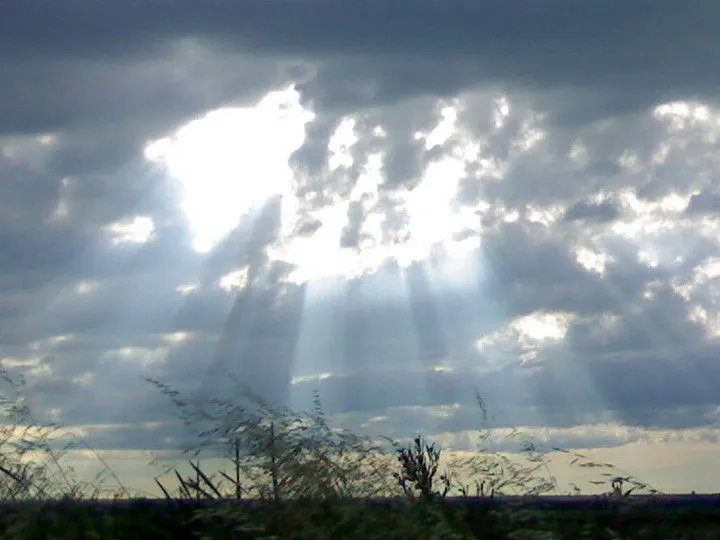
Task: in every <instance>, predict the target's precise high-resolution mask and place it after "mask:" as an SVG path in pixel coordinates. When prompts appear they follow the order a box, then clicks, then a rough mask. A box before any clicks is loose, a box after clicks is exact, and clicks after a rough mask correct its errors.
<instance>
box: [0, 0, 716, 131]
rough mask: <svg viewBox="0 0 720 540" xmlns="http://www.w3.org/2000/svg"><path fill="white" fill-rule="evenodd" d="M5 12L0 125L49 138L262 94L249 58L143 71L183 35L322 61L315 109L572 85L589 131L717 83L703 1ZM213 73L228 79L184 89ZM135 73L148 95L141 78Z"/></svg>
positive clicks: (106, 6)
mask: <svg viewBox="0 0 720 540" xmlns="http://www.w3.org/2000/svg"><path fill="white" fill-rule="evenodd" d="M2 9H3V17H2V18H0V20H1V21H2V22H1V23H0V33H2V35H3V37H4V47H5V50H6V51H8V54H7V58H8V59H9V60H6V61H5V63H4V64H3V66H4V67H3V68H2V69H3V71H4V72H5V73H6V74H7V76H5V77H4V79H5V80H6V81H10V84H9V85H8V84H5V85H4V89H3V94H2V96H3V99H2V100H1V101H2V103H7V104H12V106H8V107H7V108H6V109H4V110H3V112H2V113H1V114H0V119H1V120H2V124H3V125H4V126H7V127H5V129H10V130H13V129H26V130H27V129H45V130H47V129H50V128H51V127H52V126H53V125H55V126H58V125H62V124H65V123H70V122H73V123H74V122H77V121H79V120H80V119H87V120H90V119H91V118H93V117H95V118H96V120H95V121H96V122H97V121H101V120H102V118H103V117H106V116H107V115H111V116H112V117H113V118H116V117H117V114H118V113H119V111H121V110H124V111H125V113H124V115H125V116H127V115H132V116H136V115H137V114H141V113H140V111H151V110H152V111H154V112H153V115H154V116H156V117H164V118H166V119H170V118H173V119H174V118H177V117H178V116H179V115H183V114H187V113H188V112H190V111H192V110H199V109H200V108H202V107H203V106H204V107H206V108H207V107H211V106H213V105H217V104H219V102H220V101H222V100H226V99H232V97H233V95H232V94H233V93H234V92H237V91H238V90H237V89H238V83H240V84H243V83H244V84H243V85H244V86H247V83H249V82H250V81H253V82H252V83H251V86H252V87H254V88H258V89H259V88H262V87H264V86H267V83H270V82H271V81H272V80H273V77H274V76H273V75H271V76H270V77H269V78H263V77H260V79H263V83H261V82H260V81H259V79H258V76H259V73H260V72H263V71H264V72H266V73H267V69H270V70H271V71H272V69H273V68H272V67H265V68H264V67H263V65H265V66H269V64H268V63H267V62H265V64H263V62H262V61H258V63H254V64H253V65H252V67H250V69H249V70H248V69H247V68H246V69H242V67H240V66H238V67H237V68H235V69H228V68H229V65H228V64H227V63H226V64H225V65H224V66H218V65H213V63H212V62H211V63H210V64H209V65H208V64H205V63H198V62H197V61H195V62H194V63H193V65H194V66H195V71H194V72H193V73H192V74H191V71H182V70H180V71H178V70H175V69H174V68H173V63H172V61H169V62H167V63H166V64H164V66H163V67H161V68H160V69H158V66H157V65H153V64H152V63H151V64H147V63H145V64H142V62H144V61H145V59H146V58H147V57H148V55H154V56H155V57H156V58H159V57H163V56H166V57H167V56H169V57H170V58H172V54H173V53H172V52H170V51H172V48H168V47H169V44H170V43H173V42H175V41H177V40H178V39H181V38H187V37H195V38H198V39H200V40H204V41H205V42H207V43H215V44H216V45H217V46H218V47H219V48H220V50H221V51H223V53H229V52H230V51H246V52H249V53H250V54H266V55H270V56H272V57H276V58H277V57H281V58H287V59H304V60H307V61H311V62H313V61H319V62H321V67H320V72H319V77H318V78H317V79H313V80H311V81H310V82H309V83H308V87H307V89H308V90H309V92H310V94H313V95H314V97H313V98H312V99H313V100H314V101H315V102H316V103H318V104H320V103H324V104H325V105H324V106H322V107H319V108H325V107H326V106H334V105H337V106H339V107H341V108H345V107H352V106H356V105H372V106H375V105H377V104H378V103H381V102H389V101H398V100H401V99H402V98H405V97H408V96H409V95H419V94H430V95H438V96H439V95H447V94H453V93H456V92H457V91H459V90H461V89H462V88H468V87H472V86H477V85H478V84H496V83H499V84H501V85H502V86H505V87H508V86H512V87H515V88H523V89H535V90H541V89H555V90H556V91H560V92H565V91H566V90H568V89H573V91H574V92H575V98H574V99H575V100H576V104H577V106H576V108H575V110H573V107H572V103H570V102H569V101H567V100H566V102H565V104H564V108H563V110H557V111H556V112H557V115H559V116H561V117H562V116H564V117H565V118H566V119H570V118H578V117H582V116H584V117H585V119H586V120H587V119H589V118H590V117H592V116H597V115H600V116H608V115H614V114H615V113H618V112H621V111H632V110H638V108H639V109H642V108H644V107H646V106H649V105H652V104H654V103H657V102H659V101H663V100H669V99H674V98H678V97H687V96H688V95H692V96H695V97H698V98H705V99H712V98H714V88H716V87H717V82H718V81H717V79H716V74H715V72H714V70H712V69H709V68H708V66H709V65H711V63H712V52H711V51H713V50H714V49H715V48H716V45H717V39H718V38H717V33H716V32H715V28H714V23H713V21H714V20H715V19H716V17H717V6H716V5H715V3H713V2H709V1H702V2H699V3H696V4H694V5H693V7H692V9H690V8H689V7H687V8H686V7H679V6H678V5H677V4H676V3H675V2H672V1H667V0H666V1H651V0H641V1H637V2H633V3H632V4H628V3H627V2H622V1H621V0H606V1H604V2H594V3H588V2H583V3H577V2H570V1H569V0H551V1H546V2H541V3H540V2H529V1H523V2H520V3H517V2H516V3H512V4H508V3H506V2H499V1H482V2H469V1H454V2H450V3H447V2H445V3H440V2H434V1H431V0H422V1H421V2H407V3H398V2H393V3H391V4H388V3H387V2H383V1H381V0H373V1H370V2H361V1H355V0H353V1H350V2H344V3H343V5H342V6H339V5H337V4H336V3H334V2H330V1H328V0H317V1H314V2H294V3H281V4H278V3H273V2H263V1H260V0H252V1H250V2H236V1H234V0H218V1H215V2H210V3H204V4H203V5H202V6H201V5H200V4H195V3H189V2H188V3H177V2H176V3H172V4H170V5H168V3H167V2H160V1H149V2H143V3H129V2H123V3H120V2H114V3H102V4H90V3H88V2H86V1H84V0H82V1H81V0H75V1H71V2H65V3H63V4H62V6H61V5H59V4H58V5H49V4H47V3H40V2H36V1H33V0H29V1H27V2H22V3H14V4H13V5H12V6H3V8H2ZM13 58H15V59H16V60H13ZM226 58H227V57H226ZM418 58H422V61H418ZM190 60H191V62H192V61H193V58H192V57H190ZM107 62H111V64H107ZM137 62H140V64H137ZM134 63H135V66H136V68H137V69H138V71H135V72H133V68H132V66H133V64H134ZM270 64H271V63H270ZM109 65H113V66H114V67H112V68H110V67H108V66H109ZM70 70H72V71H73V77H70V76H69V75H68V73H69V71H70ZM123 70H126V71H125V72H123ZM127 70H129V71H127ZM293 71H296V70H293ZM211 73H212V74H213V77H212V79H213V80H217V77H218V76H219V77H221V79H224V80H225V82H223V83H221V82H218V83H217V84H216V83H213V85H212V86H211V87H210V88H208V87H203V86H202V85H198V84H197V81H198V80H210V78H208V77H207V75H210V74H211ZM243 73H244V74H245V76H243V75H242V74H243ZM237 77H240V78H239V79H238V78H237ZM30 78H32V80H33V82H34V84H33V85H30V84H29V83H30V80H31V79H30ZM142 78H145V79H146V82H145V84H141V83H138V81H139V80H140V79H142ZM37 81H44V82H45V84H37ZM131 81H132V82H131ZM256 81H257V82H256ZM192 82H195V84H191V83H192ZM29 88H34V90H33V91H32V92H31V93H28V89H29ZM231 88H234V90H230V89H231ZM101 89H105V90H106V91H102V90H101ZM243 91H244V90H243ZM583 92H584V95H583ZM82 95H85V96H86V97H85V98H84V99H79V98H80V96H82ZM169 96H172V98H173V99H167V98H168V97H169ZM556 97H557V96H556ZM553 99H555V98H553ZM571 99H572V98H571ZM351 104H352V105H351ZM19 105H21V106H19ZM13 118H15V119H16V120H12V119H13ZM32 118H35V119H36V120H34V121H32V120H31V119H32ZM13 125H14V126H16V127H14V128H13Z"/></svg>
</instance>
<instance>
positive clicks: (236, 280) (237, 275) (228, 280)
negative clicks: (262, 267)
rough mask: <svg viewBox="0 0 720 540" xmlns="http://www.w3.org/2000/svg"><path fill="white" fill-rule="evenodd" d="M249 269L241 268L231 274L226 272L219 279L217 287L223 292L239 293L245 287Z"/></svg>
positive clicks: (246, 267)
mask: <svg viewBox="0 0 720 540" xmlns="http://www.w3.org/2000/svg"><path fill="white" fill-rule="evenodd" d="M249 273H250V268H249V267H248V266H243V267H242V268H238V269H237V270H233V271H232V272H228V273H227V274H225V275H224V276H222V277H221V278H220V280H219V281H218V286H219V287H220V288H221V289H222V290H223V291H225V292H232V291H240V290H242V289H244V288H245V287H247V285H248V278H249Z"/></svg>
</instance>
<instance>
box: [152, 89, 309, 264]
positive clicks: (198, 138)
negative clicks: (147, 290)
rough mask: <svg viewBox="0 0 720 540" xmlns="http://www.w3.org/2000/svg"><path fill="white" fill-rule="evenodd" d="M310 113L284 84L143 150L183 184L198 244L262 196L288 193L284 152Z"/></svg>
mask: <svg viewBox="0 0 720 540" xmlns="http://www.w3.org/2000/svg"><path fill="white" fill-rule="evenodd" d="M313 118H314V114H313V113H312V112H310V111H308V110H306V109H304V108H303V107H302V105H301V104H300V94H299V93H298V92H297V91H296V90H295V88H294V87H292V86H291V87H289V88H287V89H284V90H281V91H276V92H271V93H269V94H267V95H266V96H265V97H264V98H263V99H262V100H261V101H260V102H259V103H258V104H257V105H256V106H255V107H253V108H226V109H219V110H215V111H212V112H210V113H208V114H206V115H205V116H203V117H202V118H199V119H197V120H193V121H192V122H190V123H188V124H186V125H185V126H183V127H182V128H180V129H179V130H178V131H177V132H176V133H175V134H174V135H172V136H171V137H166V138H164V139H160V140H157V141H153V142H151V143H150V144H149V145H148V146H147V147H146V150H145V156H146V158H147V159H149V160H151V161H156V162H160V163H162V164H164V166H165V167H166V168H167V170H168V172H169V173H170V174H171V175H172V176H173V177H174V178H175V179H177V180H178V181H179V182H180V183H181V185H182V203H181V208H182V210H183V212H184V213H185V215H186V217H187V219H188V222H189V225H190V228H191V230H192V232H193V235H194V243H193V246H194V248H195V249H196V250H197V251H198V252H202V253H204V252H207V251H209V250H211V249H212V248H213V247H214V246H215V244H217V242H219V241H220V240H222V239H223V238H224V237H225V236H226V235H227V234H228V233H229V232H230V231H232V230H233V229H234V228H235V227H236V226H237V225H238V223H239V221H240V219H241V218H242V217H243V216H245V215H247V214H249V213H250V212H251V211H252V210H255V209H257V208H259V207H260V206H261V205H262V204H263V203H265V202H266V201H267V200H268V199H269V198H271V197H273V196H275V195H285V196H287V197H286V198H288V197H293V194H292V186H293V173H292V170H291V169H290V167H289V165H288V159H289V157H290V155H291V154H292V153H293V152H294V151H295V150H297V149H298V148H300V146H301V145H302V144H303V141H304V139H305V124H306V123H307V122H309V121H311V120H312V119H313Z"/></svg>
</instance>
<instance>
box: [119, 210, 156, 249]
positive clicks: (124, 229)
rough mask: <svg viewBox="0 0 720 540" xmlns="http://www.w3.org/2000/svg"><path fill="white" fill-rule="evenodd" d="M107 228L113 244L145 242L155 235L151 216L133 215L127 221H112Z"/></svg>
mask: <svg viewBox="0 0 720 540" xmlns="http://www.w3.org/2000/svg"><path fill="white" fill-rule="evenodd" d="M107 230H108V232H109V233H110V234H111V235H112V237H113V238H112V242H113V244H145V243H147V242H149V241H150V240H152V239H153V237H154V236H155V223H154V222H153V220H152V218H151V217H148V216H135V218H133V219H132V220H129V221H120V222H116V223H112V224H110V225H108V227H107Z"/></svg>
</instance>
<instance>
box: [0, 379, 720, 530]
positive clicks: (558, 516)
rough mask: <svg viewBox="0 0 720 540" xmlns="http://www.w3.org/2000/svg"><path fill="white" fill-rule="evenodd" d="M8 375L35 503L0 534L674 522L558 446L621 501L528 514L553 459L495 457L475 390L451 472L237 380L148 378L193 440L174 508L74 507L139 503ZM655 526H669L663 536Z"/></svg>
mask: <svg viewBox="0 0 720 540" xmlns="http://www.w3.org/2000/svg"><path fill="white" fill-rule="evenodd" d="M0 375H1V376H2V377H3V379H4V380H5V381H6V382H9V383H11V384H10V385H11V388H13V389H14V390H15V391H16V394H15V395H14V396H11V397H10V398H7V399H5V400H4V401H3V402H2V405H3V406H4V407H5V412H6V417H7V418H8V419H9V420H10V422H8V423H7V424H5V426H6V429H4V430H3V431H1V432H0V433H1V438H0V498H2V500H4V501H35V502H37V503H38V504H39V506H37V505H35V506H28V507H25V508H24V509H22V510H18V509H17V508H16V509H15V510H8V509H7V508H6V509H5V511H4V512H3V513H1V514H0V531H5V533H4V534H3V535H2V536H0V538H45V537H49V536H43V534H47V533H43V532H42V531H49V530H57V531H60V532H58V534H57V535H56V536H54V537H58V538H59V537H66V538H81V537H82V538H86V537H87V538H125V537H127V538H131V537H135V538H136V537H148V538H150V537H152V538H161V537H168V538H170V537H172V538H181V537H193V538H266V539H270V538H314V539H323V538H348V539H352V538H383V539H387V538H428V539H431V538H438V539H452V538H583V537H586V538H618V537H620V536H617V535H618V534H620V532H618V531H624V533H623V534H625V535H626V536H625V537H627V535H628V534H630V533H629V532H628V531H632V537H637V538H642V537H647V538H651V537H653V536H652V535H653V534H654V535H655V536H654V537H658V535H660V536H663V535H664V534H665V533H664V532H663V531H665V532H667V527H670V526H671V524H669V522H668V521H667V520H668V519H669V516H668V515H667V513H666V514H665V515H660V516H659V517H658V516H656V517H655V518H653V519H654V521H651V522H648V520H647V519H646V517H647V516H649V515H650V514H651V509H650V508H648V507H643V508H639V507H634V506H633V505H631V504H629V501H631V500H632V495H634V494H637V493H647V494H657V493H659V491H658V490H657V489H655V488H653V487H652V486H649V485H648V484H647V483H645V482H643V481H641V480H640V479H637V478H635V477H634V476H633V475H631V474H628V473H625V472H623V471H618V470H617V469H615V468H614V467H613V466H612V465H611V464H608V463H596V462H593V461H591V460H590V459H588V458H587V456H585V455H583V454H580V453H576V452H572V451H569V450H564V449H560V448H552V449H550V451H553V452H560V453H563V454H565V455H567V456H568V457H569V458H570V460H571V463H572V464H573V465H575V466H577V467H580V468H585V469H591V470H593V471H597V473H598V479H597V480H595V481H593V483H597V484H598V485H604V486H606V487H607V488H608V489H607V492H606V495H607V497H606V498H607V501H609V502H612V503H613V504H608V505H606V506H603V507H600V509H596V510H593V511H592V512H591V513H588V512H589V511H588V510H587V509H586V510H584V511H583V510H578V511H577V512H575V513H574V514H573V513H572V512H571V511H564V512H560V513H558V512H554V511H553V510H552V509H548V508H541V507H538V506H533V504H534V502H533V501H537V500H538V499H537V496H538V495H543V494H557V493H559V488H558V485H557V482H556V480H555V478H554V476H553V475H552V473H551V470H550V467H549V460H548V452H546V451H543V450H542V449H541V448H540V447H539V445H538V444H537V443H536V441H534V440H532V439H531V438H529V437H526V436H525V435H523V434H522V433H520V432H519V431H516V430H515V431H512V433H511V434H510V435H509V437H510V438H511V439H513V440H514V441H515V442H516V443H517V445H518V448H519V449H520V452H519V453H518V454H516V455H515V457H511V456H509V455H502V454H499V453H497V452H493V451H491V450H489V449H488V448H489V446H490V445H489V442H490V437H491V430H490V429H489V427H488V422H489V419H488V414H487V409H486V406H485V403H484V401H483V400H482V398H481V397H480V396H479V395H478V396H477V404H478V409H479V418H480V423H481V430H480V435H479V436H478V440H477V451H476V452H474V453H472V454H471V455H470V456H469V457H465V458H451V459H448V460H446V463H445V464H444V465H443V461H442V460H441V457H442V450H441V449H440V448H439V447H437V445H436V444H434V443H433V442H431V441H428V440H427V439H426V438H425V437H424V436H422V435H421V434H418V435H416V436H415V437H413V438H412V439H411V440H410V442H409V443H407V444H401V443H398V442H397V441H394V440H391V439H386V440H385V441H384V443H383V442H378V441H375V440H372V439H370V438H368V437H365V436H361V435H358V434H355V433H352V432H350V431H348V430H345V429H340V428H337V427H334V426H331V425H330V423H329V421H328V419H327V418H326V416H325V414H324V412H323V408H322V403H321V400H320V396H319V395H318V394H317V393H316V394H315V396H314V406H313V408H312V410H310V411H308V412H303V413H298V412H295V411H292V410H290V409H289V408H287V407H282V406H276V405H273V404H270V403H268V402H266V401H264V400H263V399H261V398H260V397H259V396H256V395H254V394H253V393H252V392H251V391H250V390H249V389H247V388H242V385H240V383H239V382H238V381H237V378H235V377H234V376H233V375H232V374H230V373H228V374H227V376H228V377H230V378H233V379H234V380H235V381H236V382H237V383H238V385H239V391H238V394H237V395H238V396H239V398H238V399H236V400H220V399H218V398H210V399H206V400H191V399H189V398H188V397H186V396H182V395H181V394H180V393H179V392H178V391H176V390H175V389H173V388H172V387H170V386H169V385H167V384H165V383H162V382H161V381H159V380H154V379H148V381H149V382H150V383H151V384H153V385H154V386H155V387H156V388H157V389H158V391H160V392H161V393H162V394H164V395H165V396H166V397H167V398H168V399H169V400H170V402H171V403H172V404H173V405H174V406H175V408H176V411H177V414H178V415H179V417H180V418H181V419H182V420H183V422H184V424H185V425H186V427H187V428H188V429H190V430H191V432H192V433H193V434H194V439H193V441H192V443H191V444H188V445H187V447H185V448H183V449H182V450H183V452H184V453H185V457H186V458H187V468H185V469H184V470H183V471H180V470H178V469H177V468H174V467H171V466H168V467H166V468H165V472H164V474H163V475H161V476H159V477H157V478H156V479H155V481H156V483H157V486H158V488H159V489H160V490H161V491H162V493H164V496H165V499H166V502H167V504H165V505H162V506H158V505H155V506H152V505H150V506H148V505H142V504H140V502H139V503H138V505H136V506H131V507H123V508H121V507H118V508H114V509H108V508H105V509H99V508H95V509H94V510H93V509H92V508H91V507H78V506H77V505H76V506H72V505H73V503H77V502H80V501H88V500H94V499H97V498H98V497H99V496H100V494H102V493H103V485H104V484H105V483H106V482H107V481H111V482H113V483H114V486H115V487H114V491H113V496H114V497H116V498H121V497H122V498H132V497H135V499H136V500H137V501H141V499H140V498H139V497H138V495H139V494H138V493H137V492H133V490H132V489H130V488H128V487H126V486H124V485H123V484H122V482H121V481H120V479H119V478H118V477H117V476H116V475H115V474H114V473H113V471H112V469H111V468H110V467H109V466H108V465H107V464H106V463H104V462H102V459H101V456H100V455H99V454H97V453H95V456H96V458H97V459H98V460H100V462H101V464H102V465H103V468H102V471H101V473H100V474H99V475H98V476H97V477H96V478H95V482H90V483H83V482H80V481H78V479H77V478H76V476H75V475H74V471H73V470H72V469H71V468H68V467H65V466H64V465H63V461H62V459H63V455H64V453H65V452H67V451H68V450H69V449H72V448H79V447H83V448H85V449H89V447H88V446H87V445H86V444H85V443H84V442H83V441H82V440H81V439H79V438H77V437H70V441H69V442H68V443H66V444H65V445H63V446H60V447H58V446H57V445H55V444H53V436H56V435H58V434H62V433H63V431H62V429H61V427H60V426H58V425H55V424H44V425H41V424H39V423H38V422H36V421H35V419H34V417H33V416H32V414H31V412H30V411H29V409H28V408H27V406H25V405H23V402H22V399H21V398H20V394H19V390H20V388H21V384H18V383H17V382H15V381H13V380H11V379H10V377H9V376H8V374H7V373H6V372H4V371H2V373H1V374H0ZM209 458H215V459H217V458H220V460H221V463H222V465H221V466H220V467H219V468H218V469H217V470H210V469H208V468H207V467H205V466H204V465H203V460H206V459H209ZM154 463H155V464H158V463H160V461H159V460H156V461H155V462H154ZM572 493H575V494H579V493H580V490H579V489H578V488H575V489H574V490H573V492H572ZM508 495H520V496H522V497H521V498H520V499H519V500H517V504H496V502H497V503H502V502H503V501H504V500H509V499H507V496H508ZM625 502H628V504H620V503H625ZM615 503H618V504H615ZM62 504H65V506H58V505H62ZM68 505H69V506H68ZM621 508H622V510H621ZM628 509H630V510H628ZM623 512H624V513H623ZM628 512H631V513H628ZM643 512H644V513H643ZM676 515H679V514H676ZM53 516H54V517H53ZM629 516H631V517H629ZM643 516H645V517H643ZM70 517H71V519H70ZM696 517H697V516H696ZM660 518H662V519H660ZM68 519H70V521H68ZM663 519H664V520H665V521H662V520H663ZM715 519H716V517H715ZM37 523H41V525H37ZM648 523H651V524H652V523H655V525H649V524H648ZM658 523H665V525H664V526H665V527H666V528H665V529H661V530H659V529H657V527H656V525H657V524H658ZM33 524H34V525H33ZM672 526H673V527H675V529H673V530H678V531H680V530H681V529H682V527H681V526H680V525H678V524H674V525H672ZM633 527H634V528H633ZM653 527H655V528H653ZM693 534H694V533H693ZM183 535H184V536H183ZM572 535H575V536H572ZM613 535H615V536H613ZM678 537H683V536H678ZM688 537H691V536H688ZM696 537H698V538H699V537H701V536H696ZM707 537H708V538H710V537H711V536H707Z"/></svg>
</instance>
